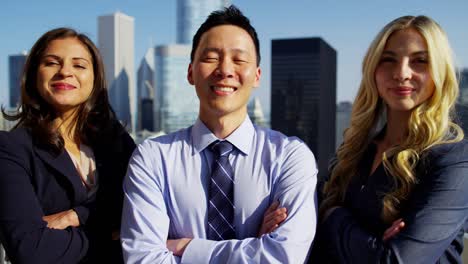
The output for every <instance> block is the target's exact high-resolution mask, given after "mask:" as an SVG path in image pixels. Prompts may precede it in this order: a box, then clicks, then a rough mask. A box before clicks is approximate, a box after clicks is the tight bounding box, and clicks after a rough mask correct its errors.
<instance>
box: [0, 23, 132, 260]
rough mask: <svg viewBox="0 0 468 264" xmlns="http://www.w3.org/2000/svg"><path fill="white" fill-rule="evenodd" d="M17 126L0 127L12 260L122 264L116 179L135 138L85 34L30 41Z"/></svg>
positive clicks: (2, 226) (0, 177)
mask: <svg viewBox="0 0 468 264" xmlns="http://www.w3.org/2000/svg"><path fill="white" fill-rule="evenodd" d="M3 114H4V116H5V117H6V118H7V119H9V120H13V121H17V122H18V123H17V125H16V126H15V127H14V128H13V130H12V131H10V132H1V133H0V168H2V173H1V174H0V242H1V244H3V245H4V247H5V250H6V253H7V256H8V257H9V258H10V260H11V261H12V262H13V263H78V262H80V263H98V262H102V263H119V262H122V255H121V254H122V253H121V249H120V242H119V229H120V219H121V209H122V198H123V191H122V187H121V185H122V180H123V177H124V175H125V172H126V168H127V163H128V160H129V158H130V155H131V153H132V152H133V149H134V148H135V144H134V142H133V140H132V138H131V137H130V136H129V134H128V133H127V132H126V131H125V129H124V128H123V127H122V126H121V124H120V123H119V122H118V120H117V118H116V116H115V114H114V112H113V110H112V108H111V106H110V104H109V100H108V95H107V88H106V81H105V77H104V65H103V62H102V59H101V57H100V54H99V52H98V50H97V48H96V46H95V45H94V44H93V43H92V41H91V40H90V39H89V38H88V37H86V36H85V35H83V34H80V33H78V32H76V31H74V30H72V29H68V28H58V29H54V30H51V31H49V32H47V33H45V34H44V35H43V36H42V37H40V38H39V40H38V41H37V42H36V43H35V44H34V46H33V47H32V49H31V52H30V54H29V56H28V59H27V61H26V65H25V68H24V73H23V76H22V80H21V103H20V106H19V107H18V110H17V113H16V114H14V115H6V114H5V113H3Z"/></svg>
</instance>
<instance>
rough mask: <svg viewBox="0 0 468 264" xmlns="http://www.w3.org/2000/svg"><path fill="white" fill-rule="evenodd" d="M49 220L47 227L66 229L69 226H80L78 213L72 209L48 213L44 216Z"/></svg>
mask: <svg viewBox="0 0 468 264" xmlns="http://www.w3.org/2000/svg"><path fill="white" fill-rule="evenodd" d="M42 219H43V220H44V221H46V222H47V227H48V228H52V229H65V228H67V227H69V226H73V227H77V226H80V220H79V219H78V215H77V214H76V212H75V211H74V210H72V209H70V210H67V211H63V212H60V213H56V214H51V215H46V216H44V217H42Z"/></svg>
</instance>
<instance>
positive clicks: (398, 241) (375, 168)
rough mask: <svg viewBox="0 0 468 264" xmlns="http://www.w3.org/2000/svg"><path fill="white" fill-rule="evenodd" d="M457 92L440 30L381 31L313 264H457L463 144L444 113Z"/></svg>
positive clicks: (395, 26)
mask: <svg viewBox="0 0 468 264" xmlns="http://www.w3.org/2000/svg"><path fill="white" fill-rule="evenodd" d="M457 95H458V84H457V80H456V74H455V70H454V66H453V63H452V56H451V49H450V46H449V43H448V40H447V37H446V35H445V33H444V31H443V30H442V29H441V27H440V26H439V25H438V24H437V23H436V22H435V21H434V20H432V19H431V18H429V17H426V16H417V17H413V16H404V17H400V18H398V19H395V20H394V21H392V22H390V23H389V24H387V25H386V26H385V27H384V28H383V29H382V31H381V32H380V33H379V34H378V35H377V37H376V38H375V40H374V41H373V42H372V44H371V46H370V48H369V50H368V51H367V54H366V56H365V58H364V61H363V79H362V82H361V85H360V88H359V92H358V95H357V97H356V99H355V102H354V105H353V110H352V117H351V125H350V127H349V128H348V129H347V130H346V132H345V134H344V143H343V145H342V146H341V147H340V148H339V149H338V152H337V159H336V162H335V163H334V165H333V167H332V169H331V172H330V177H329V180H328V182H327V183H325V185H324V188H323V193H322V196H323V197H322V200H321V204H320V213H321V219H320V222H321V223H320V225H319V226H318V228H317V231H318V236H317V238H316V241H315V245H314V247H315V248H314V251H313V254H312V257H311V259H310V261H311V262H314V263H322V262H324V263H325V262H326V263H330V262H338V263H435V262H437V263H462V260H461V258H460V255H461V252H462V250H463V234H464V232H465V230H466V229H465V226H467V215H468V194H467V191H468V144H467V142H466V141H465V140H464V139H463V137H464V135H463V132H462V130H461V129H460V127H459V126H457V125H456V124H454V123H453V122H452V119H451V113H452V111H453V107H454V104H455V101H456V98H457Z"/></svg>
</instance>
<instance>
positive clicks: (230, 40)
mask: <svg viewBox="0 0 468 264" xmlns="http://www.w3.org/2000/svg"><path fill="white" fill-rule="evenodd" d="M256 55H257V54H256V51H255V45H254V43H253V40H252V38H251V37H250V35H249V34H248V33H247V32H246V31H245V30H244V29H242V28H240V27H237V26H233V25H221V26H216V27H213V28H211V29H210V30H208V31H207V32H205V33H204V34H203V35H202V37H201V39H200V43H199V45H198V47H197V49H196V51H195V56H194V58H193V62H192V63H191V64H190V65H189V69H188V76H187V78H188V81H189V82H190V84H192V85H195V89H196V92H197V95H198V98H199V99H200V118H201V119H202V120H206V119H207V118H220V117H225V116H233V117H242V115H245V114H246V113H247V103H248V100H249V97H250V94H251V92H252V89H253V88H254V87H257V86H258V84H259V81H260V74H261V71H260V68H259V67H257V56H256Z"/></svg>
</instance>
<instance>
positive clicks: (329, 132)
mask: <svg viewBox="0 0 468 264" xmlns="http://www.w3.org/2000/svg"><path fill="white" fill-rule="evenodd" d="M271 53H272V54H271V128H272V129H275V130H278V131H281V132H282V133H284V134H286V135H288V136H297V137H299V138H300V139H302V140H303V141H304V142H306V144H307V145H308V146H309V148H310V149H311V150H312V151H313V152H314V155H315V157H316V159H317V163H318V168H319V177H324V176H325V175H327V166H328V160H329V159H330V157H332V155H333V153H334V151H335V115H336V51H335V50H334V49H333V48H332V47H331V46H330V45H328V44H327V43H326V42H325V41H324V40H323V39H321V38H300V39H278V40H273V41H272V48H271Z"/></svg>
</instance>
